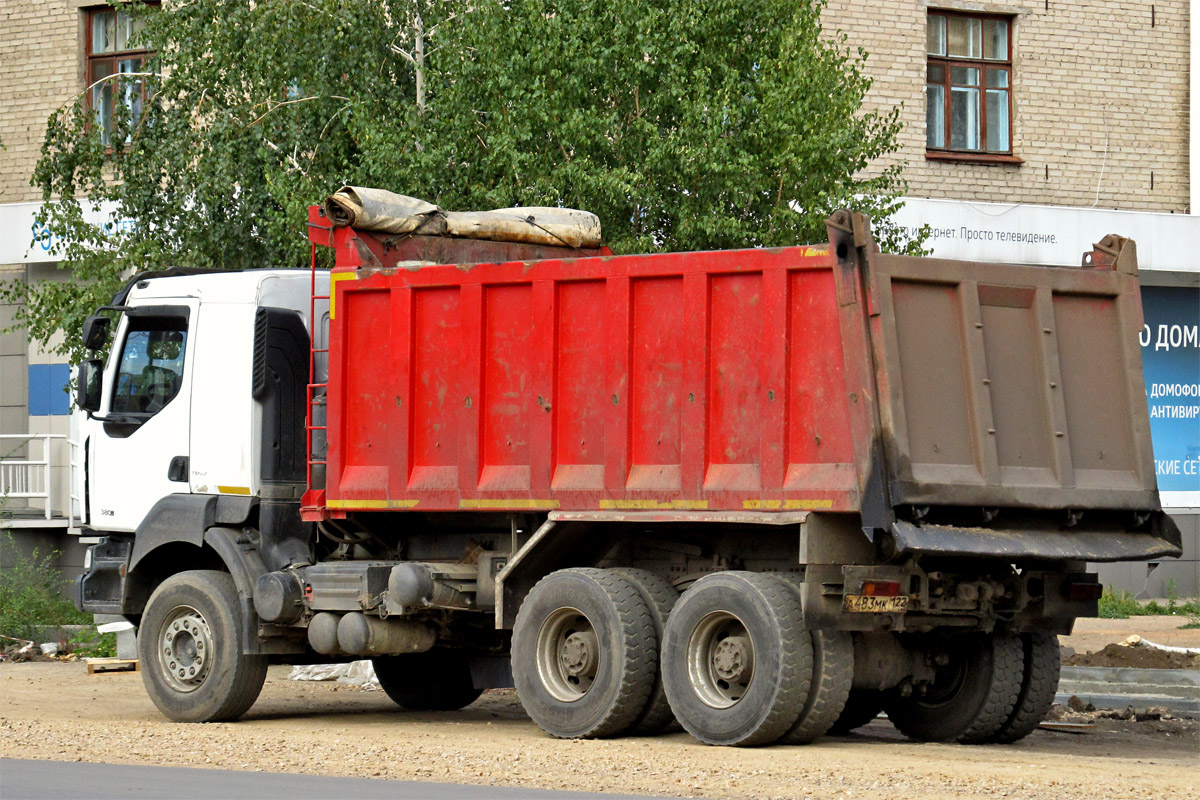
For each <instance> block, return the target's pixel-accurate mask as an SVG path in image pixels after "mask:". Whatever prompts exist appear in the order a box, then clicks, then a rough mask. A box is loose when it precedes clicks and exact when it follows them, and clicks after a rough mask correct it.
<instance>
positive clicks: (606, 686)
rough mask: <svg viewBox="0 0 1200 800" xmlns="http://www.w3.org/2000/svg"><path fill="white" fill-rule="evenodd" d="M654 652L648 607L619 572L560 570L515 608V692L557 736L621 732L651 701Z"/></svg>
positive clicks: (589, 735)
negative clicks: (517, 609)
mask: <svg viewBox="0 0 1200 800" xmlns="http://www.w3.org/2000/svg"><path fill="white" fill-rule="evenodd" d="M654 651H655V635H654V621H653V618H652V616H651V613H650V609H649V608H648V607H647V605H646V602H645V601H644V600H643V599H642V596H641V594H640V593H639V592H638V590H637V588H636V587H635V586H634V585H633V583H632V582H630V580H629V579H628V578H626V577H624V576H622V575H620V574H617V573H616V572H614V571H613V570H604V569H593V568H586V569H564V570H559V571H558V572H553V573H551V574H550V575H547V576H546V577H545V578H542V580H540V581H538V583H537V585H535V586H534V587H533V589H531V590H530V592H529V594H528V595H527V596H526V597H525V601H524V602H523V603H522V604H521V610H520V611H519V612H517V620H516V624H515V625H514V626H513V641H512V667H513V678H514V680H515V682H516V685H517V694H518V696H519V697H520V698H521V704H522V705H523V706H524V707H525V710H526V711H527V712H528V713H529V716H530V717H531V718H532V719H533V721H534V722H536V723H537V724H538V725H539V726H540V727H541V728H542V730H544V731H546V732H547V733H549V734H550V735H551V736H557V737H559V738H563V739H573V738H600V737H605V736H615V735H616V734H618V733H621V732H623V731H625V730H627V729H628V728H629V727H630V726H631V725H633V724H634V723H635V722H636V721H637V720H638V717H639V716H640V715H641V713H642V710H643V709H644V708H645V707H646V700H647V698H648V697H649V696H650V691H651V689H652V688H653V685H654V675H655V664H654Z"/></svg>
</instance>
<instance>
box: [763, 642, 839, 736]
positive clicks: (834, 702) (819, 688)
mask: <svg viewBox="0 0 1200 800" xmlns="http://www.w3.org/2000/svg"><path fill="white" fill-rule="evenodd" d="M811 635H812V643H813V670H812V683H810V684H809V687H808V698H807V699H806V700H805V701H804V710H803V711H801V712H800V718H799V719H798V720H796V724H795V725H793V726H792V729H791V730H790V731H788V732H787V733H786V734H784V736H783V738H782V739H780V740H779V741H780V743H781V744H808V743H809V742H813V741H816V740H817V739H819V738H820V737H822V736H824V735H825V734H826V733H827V732H828V731H829V729H830V728H831V727H833V723H834V722H836V721H837V720H838V718H839V716H840V715H841V713H842V709H843V708H845V706H846V698H847V697H848V696H849V695H850V684H851V683H852V682H853V680H854V641H853V640H852V639H851V638H850V634H849V633H847V632H846V631H812V632H811Z"/></svg>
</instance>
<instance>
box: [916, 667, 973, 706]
mask: <svg viewBox="0 0 1200 800" xmlns="http://www.w3.org/2000/svg"><path fill="white" fill-rule="evenodd" d="M966 677H967V659H966V657H965V656H964V655H962V654H961V653H955V654H953V655H950V656H949V660H948V662H947V663H946V664H944V665H942V666H940V667H937V668H936V670H935V672H934V678H933V681H932V682H931V683H930V684H929V686H928V688H926V690H925V693H924V694H923V695H921V696H920V697H919V698H918V699H917V702H918V703H919V704H920V705H922V706H924V707H925V708H943V707H945V706H948V705H950V704H951V703H953V702H955V701H956V700H957V698H958V695H959V693H960V692H961V691H962V688H963V683H964V682H965V681H966Z"/></svg>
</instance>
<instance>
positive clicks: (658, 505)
mask: <svg viewBox="0 0 1200 800" xmlns="http://www.w3.org/2000/svg"><path fill="white" fill-rule="evenodd" d="M600 507H601V508H604V509H626V510H630V509H636V510H640V511H663V510H670V509H705V508H708V501H707V500H601V501H600Z"/></svg>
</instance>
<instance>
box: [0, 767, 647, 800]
mask: <svg viewBox="0 0 1200 800" xmlns="http://www.w3.org/2000/svg"><path fill="white" fill-rule="evenodd" d="M165 797H170V798H172V800H187V799H188V798H203V800H238V799H239V798H253V800H328V798H331V797H335V798H353V800H376V798H378V799H379V800H383V798H387V800H485V799H486V800H491V798H497V799H498V800H504V798H511V800H517V798H529V800H559V798H561V800H635V798H634V797H633V796H632V795H616V794H595V793H590V792H553V791H546V790H543V789H521V788H510V787H503V786H459V785H457V784H453V783H420V782H417V781H386V780H371V779H368V778H321V777H315V776H312V775H289V774H284V773H272V772H234V771H231V770H220V769H189V768H185V767H143V766H134V765H126V764H88V763H82V762H81V763H74V762H65V761H31V760H25V759H15V758H4V759H0V800H58V799H59V798H61V799H62V800H68V799H69V800H81V799H82V798H86V799H87V800H141V798H146V799H147V800H149V798H155V799H157V798H165Z"/></svg>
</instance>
